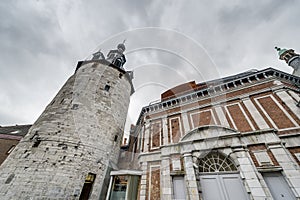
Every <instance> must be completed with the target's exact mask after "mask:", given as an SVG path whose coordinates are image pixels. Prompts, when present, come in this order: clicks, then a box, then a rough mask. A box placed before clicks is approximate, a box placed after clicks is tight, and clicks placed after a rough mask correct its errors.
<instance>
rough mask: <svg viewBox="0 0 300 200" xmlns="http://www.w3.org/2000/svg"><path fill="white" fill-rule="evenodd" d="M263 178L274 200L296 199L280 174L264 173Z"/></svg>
mask: <svg viewBox="0 0 300 200" xmlns="http://www.w3.org/2000/svg"><path fill="white" fill-rule="evenodd" d="M263 177H264V180H265V182H266V184H267V185H268V188H269V190H270V192H271V194H272V197H273V198H274V200H294V199H296V197H295V196H294V195H293V192H292V190H291V189H290V187H289V186H288V184H287V182H286V181H285V180H284V178H283V176H282V175H281V173H280V172H272V173H264V174H263Z"/></svg>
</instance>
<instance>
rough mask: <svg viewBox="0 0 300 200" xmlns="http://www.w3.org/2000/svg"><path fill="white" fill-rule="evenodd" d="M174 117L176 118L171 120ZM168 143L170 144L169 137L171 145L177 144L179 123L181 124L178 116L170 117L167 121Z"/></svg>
mask: <svg viewBox="0 0 300 200" xmlns="http://www.w3.org/2000/svg"><path fill="white" fill-rule="evenodd" d="M174 117H178V118H175V119H173V118H174ZM168 123H169V125H168V141H169V143H170V142H171V137H172V141H173V143H177V142H178V141H179V139H180V137H181V132H182V131H181V127H180V123H181V116H180V115H176V116H172V117H170V118H169V119H168Z"/></svg>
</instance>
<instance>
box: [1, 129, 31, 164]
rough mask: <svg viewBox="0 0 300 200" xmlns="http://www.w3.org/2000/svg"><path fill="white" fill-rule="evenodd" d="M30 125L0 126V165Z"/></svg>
mask: <svg viewBox="0 0 300 200" xmlns="http://www.w3.org/2000/svg"><path fill="white" fill-rule="evenodd" d="M30 127H31V125H16V126H0V165H1V164H2V163H3V162H4V160H5V159H6V158H7V156H8V155H9V154H10V153H11V152H12V151H13V149H14V148H15V146H16V145H17V144H18V143H19V141H20V140H21V139H22V138H23V137H24V136H25V135H26V133H27V132H28V130H29V129H30Z"/></svg>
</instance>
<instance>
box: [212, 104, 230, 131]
mask: <svg viewBox="0 0 300 200" xmlns="http://www.w3.org/2000/svg"><path fill="white" fill-rule="evenodd" d="M214 109H215V111H216V113H217V115H218V118H219V119H220V122H221V125H222V126H224V127H229V123H228V121H227V119H226V116H225V114H224V112H223V110H222V108H221V106H220V105H215V106H214Z"/></svg>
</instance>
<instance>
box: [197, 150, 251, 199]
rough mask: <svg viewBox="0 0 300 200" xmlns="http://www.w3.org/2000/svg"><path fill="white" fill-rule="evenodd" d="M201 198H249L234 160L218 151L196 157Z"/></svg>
mask: <svg viewBox="0 0 300 200" xmlns="http://www.w3.org/2000/svg"><path fill="white" fill-rule="evenodd" d="M196 165H197V174H198V176H199V179H200V184H199V185H200V186H201V189H200V191H201V192H202V198H203V200H215V199H218V200H249V195H248V194H247V192H246V190H245V187H244V185H243V182H242V180H241V178H240V174H239V171H238V169H237V167H236V165H235V164H234V162H233V161H232V160H231V159H230V158H229V156H226V155H224V154H222V153H220V152H211V153H209V154H207V155H206V156H204V157H200V158H198V159H197V163H196Z"/></svg>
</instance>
